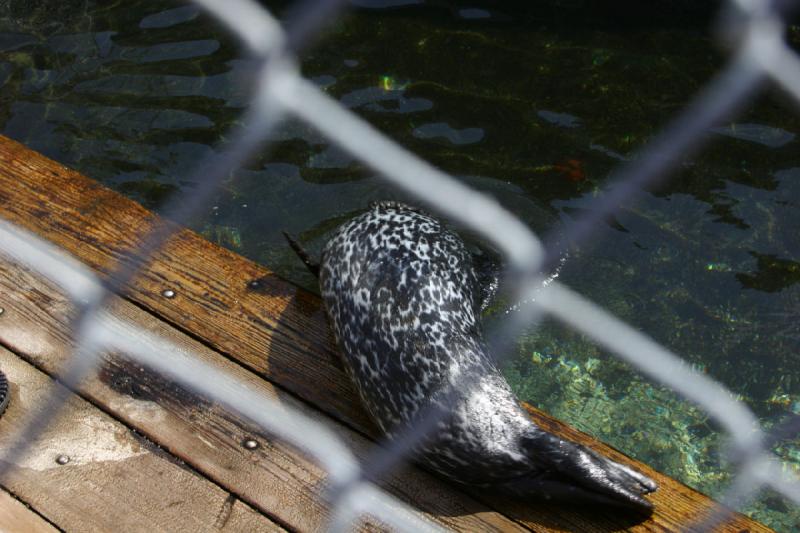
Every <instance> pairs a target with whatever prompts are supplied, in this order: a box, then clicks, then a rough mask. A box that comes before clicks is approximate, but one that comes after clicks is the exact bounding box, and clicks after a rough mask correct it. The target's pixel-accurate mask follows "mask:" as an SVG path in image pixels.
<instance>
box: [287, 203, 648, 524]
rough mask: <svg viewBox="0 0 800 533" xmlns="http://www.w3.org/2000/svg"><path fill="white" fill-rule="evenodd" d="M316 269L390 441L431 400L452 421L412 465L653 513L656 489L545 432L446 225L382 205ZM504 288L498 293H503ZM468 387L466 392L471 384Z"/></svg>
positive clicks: (464, 479) (531, 492)
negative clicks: (498, 348) (507, 373)
mask: <svg viewBox="0 0 800 533" xmlns="http://www.w3.org/2000/svg"><path fill="white" fill-rule="evenodd" d="M287 238H288V239H289V242H290V244H291V245H292V247H293V248H294V249H295V251H296V252H297V253H298V255H300V257H301V259H303V261H304V263H306V265H307V266H308V267H309V269H310V270H311V271H312V272H313V273H315V274H316V273H318V274H319V282H320V290H321V293H322V298H323V301H324V305H325V308H326V310H327V313H328V316H329V318H330V322H331V326H332V329H333V332H334V335H335V337H336V340H337V342H338V343H339V346H340V348H341V351H342V354H343V359H344V363H345V368H346V369H347V371H348V373H349V374H350V376H351V377H352V379H353V381H354V382H355V384H356V387H357V389H358V392H359V394H360V396H361V399H362V401H363V403H364V405H365V407H366V408H367V410H368V411H369V413H370V414H371V416H372V418H373V419H374V420H375V422H376V423H377V424H378V426H379V427H380V429H381V430H382V431H383V432H384V433H385V434H386V435H387V436H388V437H389V438H390V439H391V438H394V437H396V436H399V434H400V433H401V432H402V431H403V430H404V429H406V428H408V427H409V425H411V424H413V423H414V422H415V421H416V420H417V418H418V417H419V416H420V414H421V413H422V412H423V411H424V410H425V409H426V408H427V407H428V406H430V404H431V402H440V403H441V402H445V401H446V402H447V405H441V407H443V408H445V409H447V410H448V411H449V412H451V413H452V415H451V416H448V417H446V418H445V419H443V420H442V421H440V422H439V423H438V425H436V426H435V428H434V429H433V431H432V432H431V433H430V434H429V435H428V436H427V437H426V438H425V439H423V441H422V442H421V443H420V444H419V445H418V446H417V448H416V449H415V452H416V454H417V457H416V460H417V461H418V462H420V463H422V465H423V466H425V467H427V468H428V469H430V470H433V471H435V472H437V473H439V474H440V475H442V476H444V477H446V478H448V479H450V480H453V481H456V482H458V483H463V484H468V485H472V486H480V487H487V488H494V489H499V490H501V491H503V492H506V493H511V494H514V495H517V496H520V497H539V498H544V499H550V500H561V501H565V500H568V501H570V502H575V501H583V502H588V503H592V502H593V503H600V504H617V505H623V506H632V507H637V508H641V509H650V508H651V507H652V505H651V503H650V502H648V501H647V500H646V499H644V498H643V496H644V495H645V494H648V493H650V492H653V491H654V490H656V488H657V485H656V484H655V482H653V481H652V480H651V479H649V478H648V477H646V476H644V475H642V474H640V473H639V472H637V471H635V470H633V469H631V468H629V467H627V466H625V465H622V464H619V463H616V462H614V461H611V460H610V459H607V458H605V457H603V456H601V455H599V454H598V453H596V452H594V451H592V450H591V449H589V448H586V447H584V446H582V445H579V444H576V443H573V442H570V441H567V440H563V439H561V438H559V437H557V436H556V435H554V434H552V433H549V432H547V431H545V430H543V429H542V428H540V427H538V426H537V425H536V424H534V423H533V421H532V420H531V419H530V418H529V417H528V416H527V415H526V414H525V412H524V411H523V410H522V408H521V407H520V405H519V403H518V401H517V399H516V397H515V396H514V394H513V393H512V391H511V388H510V387H509V385H508V382H507V381H506V379H505V378H504V377H503V375H502V374H501V373H500V371H499V369H498V368H497V366H496V365H495V363H494V361H493V359H492V357H491V355H490V354H489V353H488V350H487V345H486V343H485V341H484V340H483V332H482V328H481V323H480V315H481V310H482V308H483V307H484V306H485V305H486V304H487V298H490V297H491V295H492V293H493V292H494V290H493V289H492V290H488V291H487V290H486V289H485V287H484V286H482V285H481V283H480V282H479V274H478V273H477V272H476V269H475V265H474V261H473V257H472V255H471V254H470V252H469V251H468V250H467V247H466V246H465V244H464V242H463V241H462V240H461V238H459V237H458V236H457V235H456V234H455V233H453V232H451V231H450V230H448V229H447V228H446V227H445V226H444V225H443V224H442V223H441V222H440V221H439V220H438V219H436V218H435V217H433V216H431V215H429V214H427V213H425V212H424V211H422V210H420V209H417V208H414V207H410V206H407V205H405V204H401V203H398V202H379V203H375V204H372V206H371V207H370V209H369V210H368V211H367V212H366V213H364V214H362V215H360V216H357V217H355V218H353V219H352V220H350V221H349V222H346V223H345V224H343V225H342V226H341V227H340V228H339V229H338V230H337V231H336V232H335V234H334V235H333V237H332V238H331V239H330V240H329V241H328V243H327V244H326V245H325V247H324V249H323V252H322V258H321V262H320V265H319V266H318V267H317V265H315V264H314V263H313V262H312V261H311V259H310V258H309V257H308V254H306V253H305V252H304V251H303V250H302V248H301V247H300V246H299V245H298V244H297V243H295V242H294V241H292V240H291V238H289V237H288V235H287ZM495 286H496V285H495ZM467 383H469V385H466V384H467Z"/></svg>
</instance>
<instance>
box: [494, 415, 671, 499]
mask: <svg viewBox="0 0 800 533" xmlns="http://www.w3.org/2000/svg"><path fill="white" fill-rule="evenodd" d="M522 446H523V449H524V450H525V451H526V454H527V455H528V457H529V458H530V459H532V460H533V461H534V462H536V463H537V464H538V465H539V466H540V468H542V473H541V474H538V475H534V476H533V477H532V478H530V479H520V480H517V481H516V483H509V484H508V485H509V488H511V489H512V490H514V489H516V490H515V492H518V493H519V492H521V491H522V490H523V489H524V488H525V487H526V486H527V488H528V489H529V490H530V491H531V492H533V493H539V492H540V489H544V490H546V491H547V493H548V494H549V495H550V496H551V497H552V496H555V495H557V494H559V492H560V493H563V495H564V496H567V497H570V498H571V497H576V498H579V499H581V500H583V501H585V502H596V503H602V504H609V503H614V504H617V505H623V506H629V507H636V508H640V509H645V510H647V509H652V508H653V505H652V504H651V503H650V502H649V501H647V500H645V499H644V497H643V496H644V495H646V494H650V493H651V492H654V491H655V490H656V489H657V488H658V485H657V484H656V482H655V481H653V480H652V479H650V478H649V477H647V476H645V475H643V474H641V473H639V472H637V471H636V470H634V469H632V468H630V467H628V466H625V465H623V464H620V463H617V462H614V461H612V460H611V459H608V458H606V457H603V456H602V455H600V454H598V453H597V452H595V451H594V450H591V449H589V448H587V447H585V446H581V445H580V444H576V443H574V442H570V441H567V440H562V439H560V438H558V437H556V436H555V435H553V434H551V433H548V432H546V431H542V430H538V429H537V430H534V431H530V432H528V433H527V434H526V435H525V436H523V437H522ZM561 483H563V484H564V485H572V486H573V488H569V487H568V486H563V487H560V488H559V487H558V486H559V484H561ZM514 484H516V485H518V486H517V487H514V486H513V485H514Z"/></svg>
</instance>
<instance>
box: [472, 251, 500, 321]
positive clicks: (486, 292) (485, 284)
mask: <svg viewBox="0 0 800 533" xmlns="http://www.w3.org/2000/svg"><path fill="white" fill-rule="evenodd" d="M472 267H473V268H474V269H475V275H476V276H477V278H478V287H479V288H480V294H479V298H480V302H479V304H480V310H481V311H486V309H487V308H488V307H489V306H490V305H491V304H492V302H493V301H494V297H495V296H497V291H498V289H499V288H500V277H501V276H502V275H503V261H502V259H500V256H499V255H497V254H495V253H493V252H490V251H488V250H485V249H484V248H481V249H480V253H476V252H473V253H472Z"/></svg>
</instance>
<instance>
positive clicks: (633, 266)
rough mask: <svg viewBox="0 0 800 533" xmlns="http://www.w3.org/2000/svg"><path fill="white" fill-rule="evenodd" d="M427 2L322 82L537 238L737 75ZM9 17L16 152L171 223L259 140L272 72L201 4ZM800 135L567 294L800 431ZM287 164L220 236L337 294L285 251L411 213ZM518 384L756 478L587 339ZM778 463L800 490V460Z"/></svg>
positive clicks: (684, 407) (663, 29)
mask: <svg viewBox="0 0 800 533" xmlns="http://www.w3.org/2000/svg"><path fill="white" fill-rule="evenodd" d="M404 3H405V4H413V5H407V6H405V7H403V6H399V7H397V9H359V10H355V11H352V12H350V13H349V14H348V15H346V16H344V17H342V18H341V19H339V20H338V21H337V22H336V23H335V24H334V25H333V26H332V27H331V28H329V30H328V31H327V33H326V35H325V36H324V37H323V38H322V39H321V40H320V41H319V42H318V43H316V45H315V46H313V47H311V48H310V49H309V50H308V51H307V52H306V53H305V54H304V56H303V62H302V67H303V71H304V73H305V75H307V76H308V77H309V78H311V79H312V80H314V82H315V83H317V84H318V85H319V86H321V87H323V88H324V89H325V90H326V91H327V92H328V93H329V94H331V95H332V96H334V97H336V98H338V99H339V100H340V101H341V102H342V104H343V105H345V106H347V107H349V108H350V109H352V110H354V111H355V112H356V113H358V114H359V115H361V116H363V117H365V118H367V119H368V120H369V121H370V122H371V123H372V124H374V125H375V126H376V127H378V128H379V129H381V130H382V131H384V132H386V133H387V134H388V135H390V136H391V137H392V138H394V139H396V140H397V141H398V142H399V143H400V144H402V145H403V146H406V147H408V148H409V149H411V150H412V151H414V152H415V153H417V154H419V155H420V156H422V157H424V158H425V159H427V160H428V161H430V162H432V163H433V164H435V165H437V166H438V167H440V168H442V169H444V170H446V171H448V172H450V173H453V174H454V175H456V176H459V177H460V178H462V179H463V180H465V181H466V182H467V183H469V184H471V185H472V186H474V187H476V188H478V189H481V190H483V191H486V192H487V193H489V194H491V195H493V196H495V197H496V198H497V199H498V200H499V201H500V202H502V203H503V204H504V205H505V206H506V207H508V208H509V209H510V210H512V211H513V212H514V213H516V214H517V215H518V216H520V217H521V218H522V219H523V220H525V221H526V222H527V223H529V224H530V226H531V227H532V228H533V229H534V230H535V231H537V232H555V233H558V232H559V230H560V229H561V228H564V227H566V226H568V225H569V224H570V223H571V221H572V220H573V219H574V217H575V216H576V215H578V214H580V213H581V212H584V211H585V210H587V209H591V208H592V202H593V201H594V200H595V198H596V197H597V196H598V195H600V194H602V192H603V189H604V187H605V185H606V184H607V183H608V180H609V178H610V176H612V175H613V172H614V169H615V168H617V167H618V166H619V164H620V163H621V162H624V161H626V160H628V159H629V158H631V157H634V156H635V151H636V150H637V149H638V148H639V147H641V146H643V145H644V144H645V143H646V142H647V140H648V139H649V138H651V137H652V136H654V135H655V134H656V133H658V131H659V130H660V128H661V127H662V126H663V125H664V124H666V123H667V121H668V120H669V119H670V118H671V117H673V116H674V115H675V114H676V113H677V112H679V111H680V110H681V109H682V108H683V107H684V106H685V105H686V103H687V102H688V101H689V99H690V98H691V96H692V95H693V94H694V93H695V92H696V91H697V90H698V89H700V88H701V87H702V86H703V84H704V83H705V82H706V81H707V80H709V79H710V78H711V76H713V74H714V73H715V72H717V71H718V70H719V68H720V67H721V65H722V64H723V63H724V54H723V53H721V52H719V51H718V49H717V48H716V47H715V45H714V44H713V43H712V41H711V40H710V38H709V31H708V28H707V27H706V25H705V23H699V24H694V25H691V26H686V25H683V24H674V25H672V24H658V23H652V21H651V23H648V24H638V23H635V21H634V23H630V21H629V23H627V24H625V25H619V26H617V25H615V24H614V23H608V22H607V21H604V22H603V23H595V22H594V19H593V18H592V16H588V15H586V14H581V12H580V10H579V9H578V8H576V7H575V6H576V5H578V6H579V7H580V5H582V4H581V2H558V1H555V0H553V1H551V2H544V3H542V4H541V5H540V7H530V6H528V7H519V6H518V5H517V3H514V2H508V3H507V4H503V6H504V7H505V8H508V9H507V11H506V12H505V13H502V12H500V11H498V9H499V8H494V7H485V6H484V4H486V3H485V2H473V3H465V2H435V1H429V2H422V1H421V0H420V2H412V3H409V2H384V4H386V5H391V4H395V5H396V6H397V5H399V4H404ZM273 4H274V3H273ZM355 4H357V5H362V6H363V5H367V4H370V2H366V1H365V2H355ZM372 5H373V6H374V5H375V3H374V2H372ZM494 5H498V6H499V5H500V4H494ZM583 5H585V3H584V4H583ZM476 6H477V7H476ZM541 6H544V7H541ZM284 7H285V4H284V3H280V4H279V5H278V12H280V11H281V10H282V9H283V8H284ZM0 10H2V13H0V14H2V15H3V16H2V17H0V125H1V126H2V132H3V133H4V134H5V135H8V136H10V137H13V138H15V139H17V140H19V141H21V142H23V143H25V144H27V145H28V146H31V147H32V148H35V149H37V150H39V151H41V152H43V153H45V154H46V155H48V156H50V157H53V158H55V159H57V160H59V161H61V162H62V163H64V164H67V165H69V166H71V167H74V168H76V169H78V170H80V171H81V172H83V173H84V174H86V175H88V176H90V177H93V178H95V179H97V180H99V181H101V182H103V183H105V184H106V185H108V186H110V187H112V188H114V189H116V190H119V191H121V192H123V193H125V194H128V195H129V196H131V197H133V198H135V199H136V200H138V201H140V202H142V203H144V204H145V205H147V206H149V207H151V208H154V209H158V208H159V207H160V206H161V205H163V202H164V200H165V198H167V197H168V196H169V195H171V194H180V193H181V191H188V190H191V188H192V187H193V186H194V184H193V183H190V182H187V181H185V176H188V175H189V174H190V171H191V170H192V168H193V167H194V165H195V163H196V162H197V161H198V160H199V159H200V158H201V157H203V156H204V155H206V154H209V153H211V152H212V151H213V150H214V147H215V145H216V143H217V142H218V141H219V140H220V139H222V138H224V137H225V133H226V131H227V130H228V128H230V127H231V126H233V125H235V124H236V123H237V121H238V120H239V119H240V115H241V111H242V108H243V106H244V105H245V103H246V102H247V98H248V93H247V83H246V80H247V75H248V72H249V69H250V63H249V62H248V61H247V60H246V59H243V58H242V57H241V56H240V54H239V50H238V49H237V47H236V46H235V43H234V42H233V41H232V40H231V39H230V37H229V36H228V35H227V34H226V33H225V32H224V31H222V30H221V29H220V28H219V27H218V26H217V25H216V24H215V23H213V22H212V21H209V20H208V19H207V18H206V17H204V16H202V15H201V14H199V13H198V11H197V10H196V9H195V8H193V7H191V6H187V5H182V4H174V3H172V2H167V1H163V0H159V1H155V2H152V1H148V2H144V1H141V0H139V1H127V2H121V1H119V2H103V3H100V2H97V3H95V2H90V1H88V0H86V1H77V2H76V1H71V2H55V1H48V2H42V3H39V4H36V5H35V6H31V5H30V4H29V3H23V2H15V1H11V2H8V3H6V4H5V5H4V7H3V8H0ZM789 39H790V41H791V42H794V41H796V40H798V34H797V31H796V30H794V29H791V30H790V33H789ZM798 132H800V116H798V115H796V114H795V110H794V109H793V108H792V107H791V105H790V104H788V103H787V102H786V101H784V100H783V99H782V97H781V96H780V95H779V94H776V93H772V92H769V91H767V92H766V93H764V94H762V95H761V96H759V97H758V98H757V99H756V100H754V101H753V102H752V103H751V104H750V106H749V107H748V108H747V109H744V110H743V111H742V112H741V113H740V114H739V116H737V117H736V119H735V120H734V121H731V122H729V123H724V124H719V125H718V127H716V128H714V129H712V130H711V131H709V136H710V142H709V144H708V145H707V146H706V147H705V148H704V149H703V150H702V151H701V152H700V153H699V154H698V155H696V156H694V157H692V158H691V159H687V160H686V161H684V162H683V163H682V165H681V166H680V168H678V169H677V170H676V171H674V172H673V173H672V175H671V177H670V179H669V180H668V181H667V182H666V184H665V185H664V186H662V187H660V188H659V189H658V190H655V191H651V192H647V193H645V194H644V195H643V196H642V197H641V198H640V199H638V200H636V201H635V202H632V203H629V204H628V205H625V206H622V207H621V208H620V210H619V211H617V213H616V214H615V216H614V218H613V219H612V220H610V221H609V223H608V224H607V226H604V227H600V228H598V229H597V233H596V238H595V239H594V244H593V245H592V246H586V247H583V248H582V249H579V250H575V251H574V252H572V253H571V255H570V257H569V258H568V260H567V261H566V262H565V263H564V267H563V271H562V273H561V278H560V279H561V280H562V281H564V282H565V283H566V284H568V285H570V286H571V287H574V288H575V289H577V290H579V291H580V292H581V293H583V294H585V295H587V296H588V297H590V298H591V299H593V300H594V301H596V302H598V303H600V304H602V305H603V306H605V307H606V308H607V309H609V310H610V311H611V312H613V313H614V314H615V315H616V316H618V317H620V318H622V319H624V320H626V321H628V322H629V323H631V324H633V325H634V326H635V327H637V328H639V329H641V330H642V331H645V332H647V333H648V334H649V335H651V336H652V337H654V338H655V339H656V340H658V341H659V342H660V343H662V344H664V345H665V346H667V347H669V348H670V349H672V350H673V351H675V352H676V353H678V354H680V355H682V356H683V357H685V358H686V359H687V361H688V362H689V363H690V364H692V365H694V366H695V368H697V369H698V370H700V371H703V372H706V373H708V374H709V375H710V376H712V377H713V378H715V379H717V380H719V381H721V382H722V383H724V384H725V385H726V386H728V387H729V388H730V389H731V390H733V391H734V392H735V393H736V394H737V395H739V397H740V399H741V400H742V401H744V402H746V403H747V405H748V406H749V407H750V408H751V409H752V410H753V411H754V412H755V413H756V414H757V416H758V417H759V419H760V420H761V422H762V423H763V425H764V426H765V427H766V428H770V427H773V426H774V425H775V424H777V423H779V422H780V421H781V420H782V419H783V418H784V417H786V416H788V415H791V414H798V413H800V364H798V363H799V362H800V356H798V347H800V330H798V326H797V323H798V318H799V317H800V283H799V282H800V231H798V220H800V217H798V214H797V213H798V211H797V209H798V202H800V200H798V198H800V161H798V159H800V158H799V157H798V155H797V154H798V151H797V146H798V144H797V143H798V141H797V138H796V134H797V133H798ZM271 140H272V141H273V144H272V146H271V147H270V149H269V150H267V151H265V152H264V154H263V155H262V156H261V157H259V158H257V159H255V160H254V161H252V162H250V163H249V164H248V165H247V166H246V168H244V169H242V170H241V171H239V172H237V173H236V175H235V176H231V179H230V180H228V181H227V182H226V183H225V184H224V185H223V187H222V190H221V191H220V193H219V194H218V196H217V198H216V201H215V203H214V206H213V208H212V209H210V210H209V212H207V213H205V214H204V215H203V216H201V217H199V218H198V219H197V220H196V221H195V222H194V227H195V229H197V230H198V231H200V232H202V233H203V234H204V235H205V236H206V237H207V238H209V239H211V240H214V241H216V242H218V243H220V244H222V245H223V246H226V247H229V248H232V249H234V250H236V251H237V252H239V253H241V254H243V255H245V256H248V257H250V258H252V259H254V260H256V261H259V262H261V263H263V264H265V265H267V266H268V267H270V268H271V269H273V270H275V271H277V272H278V273H280V274H281V275H282V276H283V277H285V278H287V279H290V280H292V281H294V282H296V283H299V284H301V285H305V286H306V287H308V288H312V289H314V290H315V288H314V282H313V280H312V279H310V278H309V277H308V276H307V274H306V272H305V270H304V268H303V266H302V265H300V264H299V263H298V262H297V261H296V260H295V258H294V256H293V254H292V252H291V251H290V250H289V249H288V248H287V247H286V245H285V243H284V241H283V239H282V236H281V234H280V232H281V230H287V231H289V232H291V233H294V234H297V235H299V236H300V238H301V240H303V241H304V243H305V244H306V245H307V246H309V247H310V248H311V249H317V250H318V249H319V247H320V246H321V245H322V243H323V242H324V241H325V240H326V238H327V236H328V235H329V234H330V232H331V231H332V230H333V229H334V228H335V227H336V226H338V224H340V223H341V222H342V221H344V220H346V219H347V218H349V217H350V216H352V215H353V214H355V213H357V212H359V211H360V210H362V209H364V208H365V207H366V206H367V204H368V203H369V202H370V201H373V200H379V199H385V198H387V197H396V193H394V192H393V191H392V190H390V189H389V188H388V187H387V186H386V185H385V184H384V183H383V182H382V181H381V180H380V179H379V178H377V177H376V176H374V175H373V174H372V173H371V172H369V171H368V170H366V169H364V168H363V167H362V166H360V165H359V164H358V163H357V162H355V161H353V160H352V158H350V157H349V156H348V155H346V154H344V153H342V152H341V151H339V150H338V149H336V148H335V147H333V146H332V145H331V144H330V143H328V142H327V141H326V140H325V139H323V138H321V136H320V135H318V134H317V133H316V132H314V131H313V130H312V129H311V128H310V127H308V126H305V125H303V124H300V123H296V122H289V123H287V124H285V125H284V126H282V127H281V128H279V129H278V130H277V131H276V132H275V133H273V134H272V139H271ZM506 372H507V375H508V376H509V379H510V380H511V382H512V384H513V386H514V388H515V389H516V391H517V392H518V394H519V395H520V396H521V398H523V399H525V400H528V401H531V402H532V403H534V404H537V405H539V406H540V407H542V408H544V409H545V410H547V411H548V412H550V413H551V414H553V415H554V416H556V417H558V418H561V419H563V420H565V421H566V422H568V423H570V424H572V425H575V426H576V427H579V428H580V429H583V430H585V431H587V432H589V433H591V434H594V435H596V436H597V437H599V438H601V439H603V440H605V441H606V442H608V443H610V444H612V445H614V446H616V447H618V448H620V449H622V450H624V451H625V452H626V453H628V454H630V455H632V456H634V457H636V458H638V459H640V460H642V461H645V462H647V463H649V464H651V465H653V466H654V467H656V468H657V469H659V470H662V471H664V472H665V473H667V474H669V475H671V476H674V477H676V478H678V479H681V480H683V481H685V482H686V483H688V484H690V485H692V486H694V487H696V488H698V489H700V490H702V491H704V492H707V493H709V494H711V495H718V494H719V493H720V490H721V489H722V488H724V486H725V484H726V483H727V482H728V481H729V480H730V474H729V470H728V469H727V465H725V464H724V463H723V461H722V458H721V457H722V454H721V453H720V444H721V439H720V436H719V434H718V433H717V428H715V427H714V426H713V425H711V424H710V423H709V422H708V420H707V419H706V417H705V416H704V415H703V413H702V412H700V411H699V410H697V409H695V408H694V407H692V406H691V405H689V404H687V403H686V402H684V401H683V400H681V398H680V397H678V396H676V395H675V394H673V393H671V392H669V391H666V390H664V389H663V388H661V387H659V386H657V385H656V384H653V383H651V382H649V381H647V380H645V379H643V378H641V377H640V376H639V375H638V374H637V373H636V372H634V371H632V370H631V369H630V368H629V367H627V366H626V365H625V364H623V363H621V362H619V361H617V360H616V359H614V358H613V357H612V356H610V355H609V354H607V353H605V352H604V351H603V350H601V349H599V348H598V347H597V346H596V345H595V344H593V343H591V342H589V341H587V340H586V339H585V338H584V337H582V336H581V335H578V334H576V333H574V332H571V331H568V330H565V329H563V328H561V327H559V326H557V325H555V324H552V323H548V322H546V323H545V324H543V325H542V326H541V327H540V328H538V329H537V330H535V331H532V332H529V333H528V334H526V335H523V336H522V337H521V338H520V340H519V342H518V350H517V351H516V353H515V355H514V356H513V357H512V359H511V360H510V361H509V362H508V365H507V368H506ZM775 452H776V453H777V454H778V455H779V456H780V457H781V458H782V459H783V461H784V464H785V465H786V468H787V469H788V470H792V471H794V472H798V471H800V440H798V438H795V439H794V440H787V441H783V442H779V443H777V444H776V447H775ZM745 512H747V513H748V514H751V515H752V516H754V517H755V518H757V519H759V520H761V521H763V522H764V523H766V524H768V525H770V526H772V527H773V528H775V529H778V530H784V531H789V530H791V529H792V528H794V527H795V525H796V524H797V523H800V511H799V510H798V509H797V508H796V507H794V506H792V505H791V504H789V503H787V502H785V501H783V500H782V499H781V498H780V497H777V496H774V495H771V494H762V496H761V497H760V498H759V499H758V500H757V501H755V502H754V503H752V504H751V505H750V506H749V507H748V508H747V509H745Z"/></svg>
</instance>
